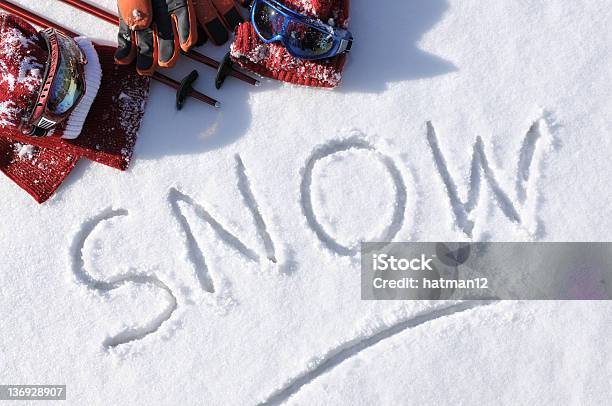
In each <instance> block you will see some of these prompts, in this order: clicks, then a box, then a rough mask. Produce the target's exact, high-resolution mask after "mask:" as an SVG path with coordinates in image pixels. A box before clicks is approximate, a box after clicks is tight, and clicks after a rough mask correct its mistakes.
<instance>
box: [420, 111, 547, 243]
mask: <svg viewBox="0 0 612 406" xmlns="http://www.w3.org/2000/svg"><path fill="white" fill-rule="evenodd" d="M546 134H548V126H547V123H546V120H545V119H544V118H541V119H539V120H537V121H536V122H534V123H533V125H532V126H531V128H530V129H529V131H528V132H527V134H526V135H525V138H524V140H523V144H522V146H521V150H520V152H519V157H518V169H517V177H516V183H515V192H516V199H514V200H513V199H511V198H510V194H509V193H507V192H506V191H505V190H504V189H503V188H502V187H501V186H500V184H499V182H498V180H497V178H496V176H495V172H494V170H493V168H491V166H490V164H489V160H488V159H487V155H486V153H485V148H484V142H483V141H482V138H481V137H480V136H478V137H477V138H476V142H475V143H474V148H473V155H472V162H471V168H470V175H469V182H470V183H469V190H468V193H467V201H462V200H461V198H460V197H459V191H458V189H457V185H456V183H455V181H454V179H453V177H452V175H451V173H450V171H449V169H448V165H447V162H446V159H445V158H444V154H443V153H442V150H441V148H440V144H439V142H438V137H437V135H436V130H435V128H434V126H433V124H432V123H431V122H427V141H428V143H429V146H430V147H431V151H432V153H433V158H434V164H435V166H436V169H437V170H438V172H439V173H440V177H441V178H442V182H443V183H444V186H445V187H446V191H447V193H448V197H449V199H450V205H451V208H452V211H453V215H454V217H455V220H456V223H457V226H458V227H459V228H460V229H461V230H462V231H463V232H464V233H465V234H466V235H467V236H468V237H470V238H471V237H472V234H473V229H474V221H473V220H471V219H470V214H471V213H472V212H473V211H474V209H475V208H476V207H477V206H478V201H479V198H480V191H481V185H482V181H481V180H482V179H483V178H484V180H485V182H486V184H488V185H489V188H490V190H491V193H492V194H493V197H494V198H495V201H496V202H497V205H498V207H499V208H500V210H501V211H502V213H503V214H504V216H505V217H507V218H508V219H509V220H510V221H512V222H513V223H516V224H517V225H519V226H522V227H525V226H526V225H525V224H524V220H523V216H522V215H521V214H522V213H523V214H524V212H525V211H526V210H525V209H526V207H525V206H526V201H527V189H528V186H529V185H530V182H533V180H534V179H533V178H535V176H533V175H534V174H533V172H534V171H533V166H534V165H533V163H534V157H535V156H536V155H537V154H536V153H537V150H538V144H539V141H540V140H541V139H542V138H543V135H546ZM528 228H529V230H528V232H529V233H530V234H534V233H535V230H534V229H533V228H532V227H528Z"/></svg>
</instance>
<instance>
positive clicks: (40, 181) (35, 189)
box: [0, 136, 79, 203]
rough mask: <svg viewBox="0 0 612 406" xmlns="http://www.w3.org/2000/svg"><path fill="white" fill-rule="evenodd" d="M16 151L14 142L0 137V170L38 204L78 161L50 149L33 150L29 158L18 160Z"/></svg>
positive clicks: (50, 193)
mask: <svg viewBox="0 0 612 406" xmlns="http://www.w3.org/2000/svg"><path fill="white" fill-rule="evenodd" d="M20 148H21V144H19V143H18V142H17V141H14V140H11V139H9V138H7V137H3V136H0V171H2V172H3V173H4V174H5V175H6V176H8V177H9V178H10V179H11V180H12V181H13V182H15V183H16V184H17V185H19V187H21V188H22V189H23V190H25V191H26V192H28V193H29V194H30V195H32V197H34V199H35V200H36V201H37V202H38V203H43V202H45V201H46V200H47V199H48V198H49V197H51V195H53V193H54V192H55V191H56V189H57V188H58V187H59V186H60V185H61V183H62V182H63V181H64V179H65V178H66V176H68V174H69V173H70V171H71V170H72V168H74V165H76V163H77V162H78V160H79V157H78V156H73V155H70V154H66V153H63V152H61V151H56V150H54V149H50V148H35V149H34V151H33V154H32V156H29V157H20V156H19V154H18V151H19V149H20Z"/></svg>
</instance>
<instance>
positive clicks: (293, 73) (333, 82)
mask: <svg viewBox="0 0 612 406" xmlns="http://www.w3.org/2000/svg"><path fill="white" fill-rule="evenodd" d="M279 1H280V2H281V3H283V4H285V5H286V6H287V7H289V8H291V9H293V10H296V11H298V12H300V13H302V14H305V15H308V16H310V17H313V18H317V19H320V20H322V21H324V22H327V21H328V20H329V19H333V20H334V21H335V23H336V24H337V25H338V26H339V27H343V28H347V24H348V15H349V0H279ZM231 55H232V59H233V60H234V62H236V63H237V64H238V65H240V66H241V67H243V68H245V69H248V70H250V71H252V72H255V73H257V74H259V75H261V76H265V77H269V78H273V79H277V80H282V81H285V82H290V83H295V84H298V85H304V86H313V87H327V88H333V87H336V86H338V85H339V84H340V81H341V79H342V71H343V70H344V64H345V62H346V54H343V55H339V56H337V57H335V58H331V59H327V60H322V61H307V60H302V59H298V58H294V57H293V56H291V55H290V54H289V53H288V52H287V50H286V49H285V48H284V47H283V46H282V44H280V43H272V44H265V43H264V42H263V41H261V40H260V39H259V37H258V36H257V34H256V32H255V30H254V28H253V25H252V24H251V22H245V23H243V24H241V25H240V26H239V27H238V30H237V32H236V39H235V40H234V43H233V44H232V47H231Z"/></svg>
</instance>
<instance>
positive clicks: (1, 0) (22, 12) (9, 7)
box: [0, 0, 221, 107]
mask: <svg viewBox="0 0 612 406" xmlns="http://www.w3.org/2000/svg"><path fill="white" fill-rule="evenodd" d="M0 8H2V9H4V10H6V11H8V12H9V13H13V14H15V15H17V16H19V17H21V18H23V19H24V20H26V21H29V22H30V23H32V24H34V25H38V26H39V27H44V28H55V29H56V30H59V31H63V32H65V33H66V34H67V35H69V36H71V37H78V36H79V34H77V33H76V32H74V31H71V30H69V29H67V28H65V27H63V26H61V25H59V24H57V23H54V22H53V21H50V20H47V19H46V18H44V17H41V16H39V15H37V14H35V13H34V12H32V11H29V10H26V9H24V8H21V7H19V6H17V5H15V4H13V3H10V2H8V1H7V0H0ZM152 77H153V79H155V80H157V81H158V82H161V83H163V84H165V85H167V86H170V87H172V88H173V89H176V90H177V91H178V92H179V93H180V94H181V95H185V94H188V95H189V96H191V97H193V98H194V99H197V100H199V101H201V102H203V103H206V104H209V105H211V106H213V107H221V103H219V102H218V101H217V100H215V99H213V98H212V97H209V96H207V95H205V94H204V93H200V92H198V91H197V90H195V89H187V90H186V89H185V85H190V83H186V84H181V83H179V82H177V81H176V80H174V79H171V78H169V77H168V76H166V75H162V74H161V73H159V72H155V73H154V74H153V76H152Z"/></svg>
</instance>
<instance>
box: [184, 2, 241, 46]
mask: <svg viewBox="0 0 612 406" xmlns="http://www.w3.org/2000/svg"><path fill="white" fill-rule="evenodd" d="M193 1H194V6H195V10H196V14H197V17H198V22H199V23H200V31H199V35H200V37H201V38H200V41H199V44H201V43H203V39H205V38H206V37H208V38H210V39H212V41H213V42H214V43H215V44H216V45H223V44H225V43H226V42H227V41H228V40H229V33H232V32H234V30H235V29H236V27H238V25H239V24H240V23H242V22H243V21H244V17H243V15H242V11H241V10H240V8H239V7H238V6H237V4H236V3H238V4H240V5H241V6H246V5H247V4H248V3H250V0H239V1H238V0H237V1H234V0H193ZM204 34H205V35H204Z"/></svg>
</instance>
